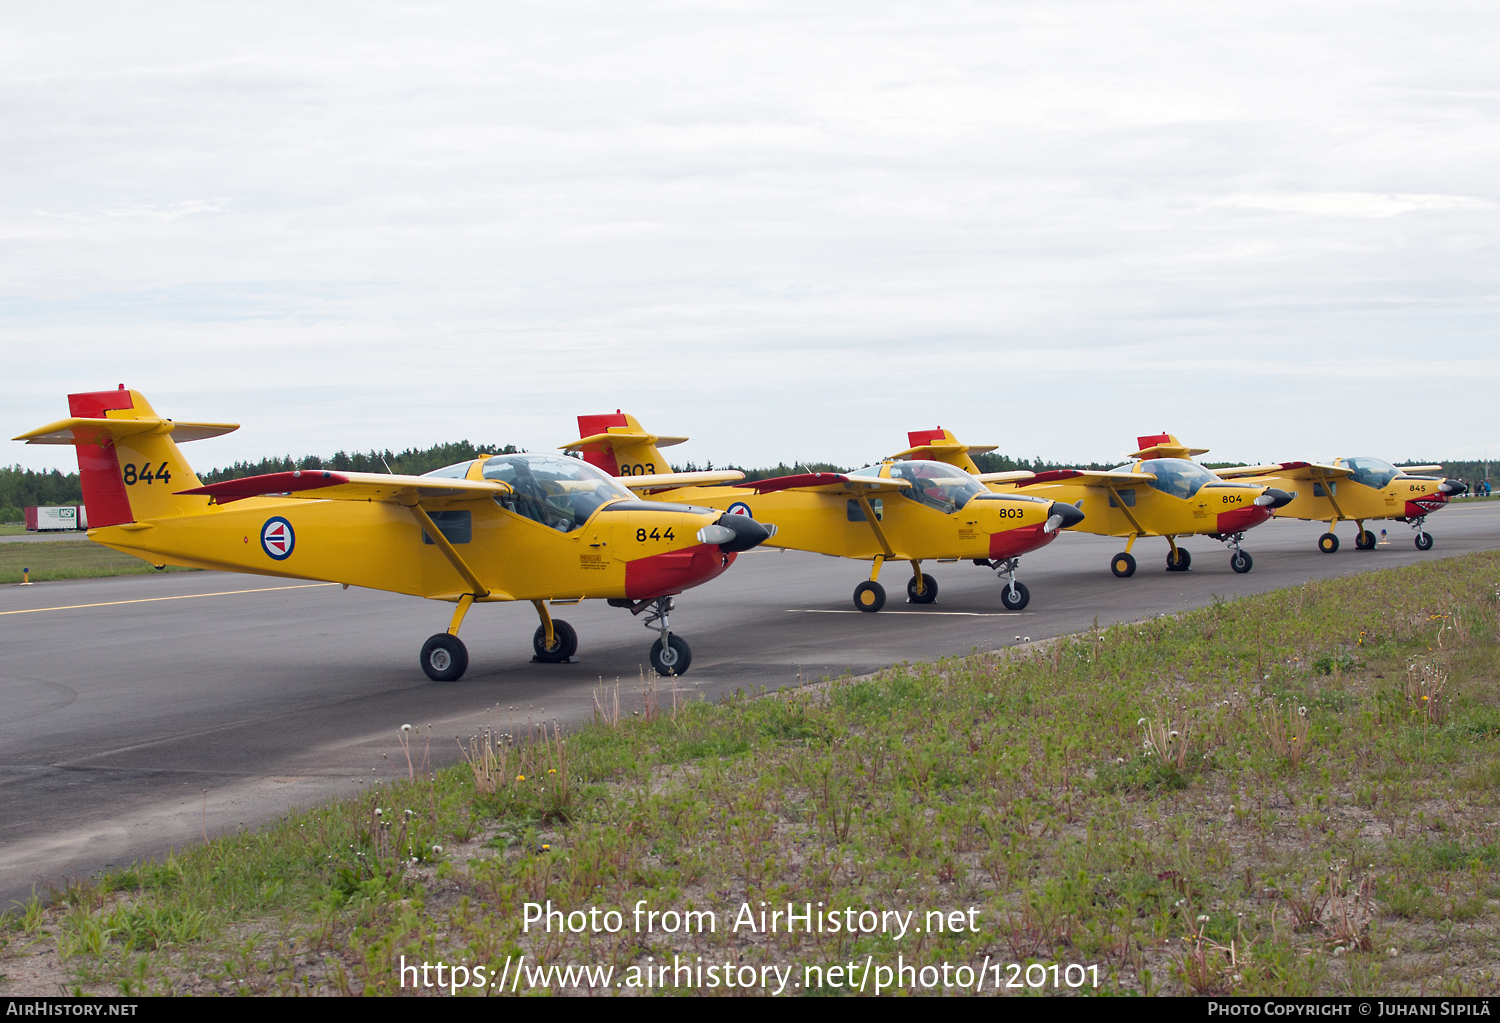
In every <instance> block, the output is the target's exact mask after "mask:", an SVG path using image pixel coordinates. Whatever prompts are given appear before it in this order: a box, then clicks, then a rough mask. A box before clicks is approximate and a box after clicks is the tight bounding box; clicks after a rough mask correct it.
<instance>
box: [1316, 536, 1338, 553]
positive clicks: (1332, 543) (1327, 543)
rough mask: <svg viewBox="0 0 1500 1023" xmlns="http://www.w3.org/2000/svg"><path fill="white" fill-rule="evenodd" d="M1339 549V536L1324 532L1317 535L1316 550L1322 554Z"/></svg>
mask: <svg viewBox="0 0 1500 1023" xmlns="http://www.w3.org/2000/svg"><path fill="white" fill-rule="evenodd" d="M1338 549H1339V538H1338V537H1336V536H1334V535H1333V534H1332V533H1324V534H1323V535H1322V536H1320V537H1318V550H1320V551H1322V552H1323V553H1324V554H1332V553H1333V552H1334V551H1336V550H1338Z"/></svg>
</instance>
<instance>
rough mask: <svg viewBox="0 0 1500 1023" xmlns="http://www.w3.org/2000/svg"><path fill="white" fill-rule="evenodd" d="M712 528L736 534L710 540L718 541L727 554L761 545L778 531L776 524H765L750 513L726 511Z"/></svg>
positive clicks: (720, 547)
mask: <svg viewBox="0 0 1500 1023" xmlns="http://www.w3.org/2000/svg"><path fill="white" fill-rule="evenodd" d="M708 528H710V529H727V530H729V531H730V532H732V533H733V534H734V536H733V537H729V538H726V539H724V540H716V541H710V542H715V543H718V545H719V549H720V550H722V551H723V552H724V553H725V554H736V553H738V552H740V551H748V550H749V549H750V548H752V547H756V546H759V545H760V544H762V543H765V542H766V541H767V540H769V539H771V536H772V534H773V533H775V531H776V527H774V526H770V527H768V526H765V525H764V524H762V523H759V522H756V521H755V520H754V519H752V518H751V517H750V516H748V515H730V514H729V513H728V512H725V513H724V514H723V515H720V516H719V518H718V520H717V521H716V522H715V523H714V524H713V526H711V527H708Z"/></svg>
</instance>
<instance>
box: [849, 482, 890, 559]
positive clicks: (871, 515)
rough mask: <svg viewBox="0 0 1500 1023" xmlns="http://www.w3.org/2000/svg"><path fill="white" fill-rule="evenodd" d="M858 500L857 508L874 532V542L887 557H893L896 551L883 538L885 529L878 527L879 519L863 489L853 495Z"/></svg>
mask: <svg viewBox="0 0 1500 1023" xmlns="http://www.w3.org/2000/svg"><path fill="white" fill-rule="evenodd" d="M854 499H855V500H856V501H858V502H859V510H860V511H862V512H864V513H865V521H866V522H868V523H869V524H870V531H871V532H873V533H874V534H875V542H876V543H878V544H880V549H881V550H883V551H885V556H886V558H887V559H890V558H894V557H895V556H896V552H895V551H893V550H891V544H890V541H888V540H887V539H886V538H885V530H883V529H881V528H880V520H879V519H877V518H876V517H875V509H873V508H871V507H870V499H869V498H868V497H867V496H865V493H864V491H860V492H859V493H857V494H855V495H854Z"/></svg>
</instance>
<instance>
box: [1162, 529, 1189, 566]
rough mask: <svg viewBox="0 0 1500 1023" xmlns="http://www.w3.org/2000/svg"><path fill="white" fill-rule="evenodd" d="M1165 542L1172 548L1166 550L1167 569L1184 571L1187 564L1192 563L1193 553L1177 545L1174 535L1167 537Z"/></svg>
mask: <svg viewBox="0 0 1500 1023" xmlns="http://www.w3.org/2000/svg"><path fill="white" fill-rule="evenodd" d="M1167 543H1169V544H1170V545H1171V546H1172V549H1171V550H1169V551H1167V571H1168V572H1186V571H1187V570H1188V566H1189V565H1191V564H1192V563H1193V555H1192V554H1191V553H1189V551H1188V550H1187V548H1185V547H1179V546H1177V538H1176V537H1175V536H1169V537H1167Z"/></svg>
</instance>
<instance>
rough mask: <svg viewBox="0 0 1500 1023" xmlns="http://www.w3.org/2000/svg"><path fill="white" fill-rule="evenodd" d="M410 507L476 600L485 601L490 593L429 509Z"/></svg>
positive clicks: (417, 505)
mask: <svg viewBox="0 0 1500 1023" xmlns="http://www.w3.org/2000/svg"><path fill="white" fill-rule="evenodd" d="M410 507H411V511H412V514H413V515H415V516H416V517H417V521H418V522H420V523H422V526H423V528H425V529H426V530H427V535H428V536H430V537H432V542H433V543H435V544H437V545H438V549H439V550H440V551H442V552H443V557H445V558H447V559H448V561H449V563H450V564H452V565H453V567H454V568H456V569H458V574H459V575H461V576H463V577H464V581H465V582H467V583H468V584H469V586H470V587H471V588H472V589H473V591H474V598H475V599H483V598H484V597H488V596H489V595H490V591H489V590H488V589H487V588H486V587H485V585H484V583H482V582H480V581H479V577H478V576H477V575H475V574H474V570H473V569H472V568H470V567H469V565H468V563H467V562H466V561H464V559H463V556H462V555H460V554H459V553H458V551H456V550H455V549H454V548H453V545H452V544H451V543H449V542H448V538H447V537H446V536H444V535H443V531H442V530H441V529H439V528H438V527H437V523H436V522H433V521H432V516H431V515H428V514H427V509H425V508H423V507H422V506H421V505H420V504H414V505H411V506H410ZM464 610H466V611H467V610H468V608H464Z"/></svg>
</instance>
